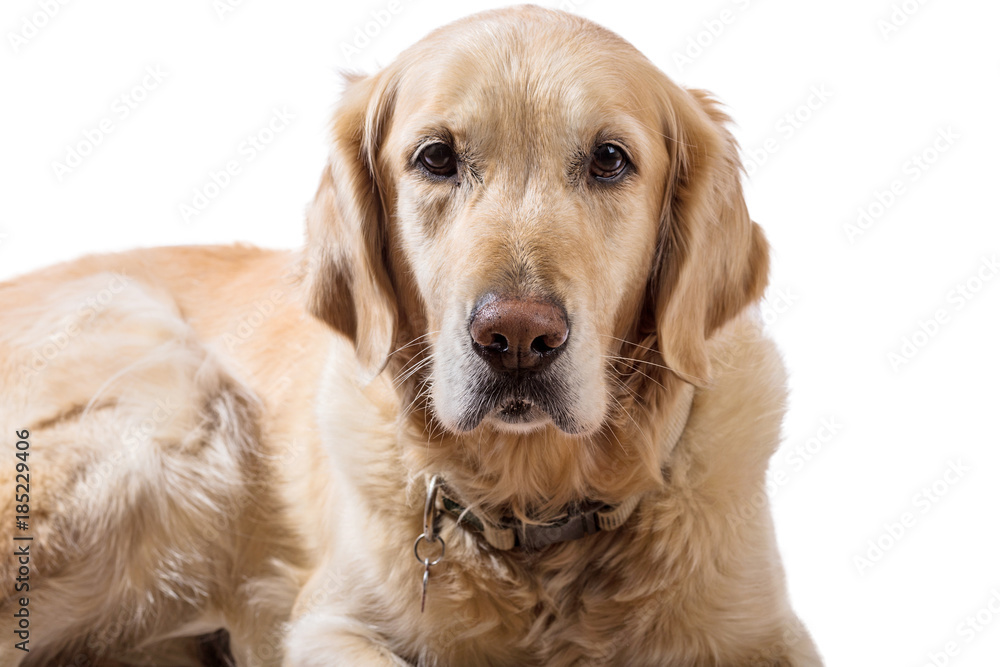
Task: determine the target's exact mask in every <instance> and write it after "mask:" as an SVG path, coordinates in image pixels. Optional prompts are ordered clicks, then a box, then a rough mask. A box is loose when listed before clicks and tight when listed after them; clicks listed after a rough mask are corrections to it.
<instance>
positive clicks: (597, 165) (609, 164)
mask: <svg viewBox="0 0 1000 667" xmlns="http://www.w3.org/2000/svg"><path fill="white" fill-rule="evenodd" d="M627 165H628V160H626V159H625V153H623V152H622V149H620V148H618V147H617V146H615V145H614V144H601V145H600V146H598V147H597V148H595V149H594V152H593V154H592V155H591V157H590V173H591V174H593V175H594V177H595V178H598V179H601V180H610V179H613V178H615V177H616V176H618V175H619V174H621V173H622V172H623V171H625V167H626V166H627Z"/></svg>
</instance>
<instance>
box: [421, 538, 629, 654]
mask: <svg viewBox="0 0 1000 667" xmlns="http://www.w3.org/2000/svg"><path fill="white" fill-rule="evenodd" d="M456 537H459V536H452V538H451V539H452V541H455V538H456ZM459 540H460V541H462V542H465V544H468V541H467V540H464V539H462V538H459ZM463 546H465V545H463ZM595 546H596V545H595ZM586 548H587V547H586V545H583V544H581V545H578V547H577V548H570V549H562V550H560V549H558V548H557V549H552V550H549V551H550V552H554V554H550V553H541V554H529V555H524V554H517V555H510V554H499V553H496V552H492V551H490V550H489V549H485V548H483V547H482V546H481V545H476V546H475V548H474V549H462V548H458V549H455V550H454V551H455V552H456V553H455V554H454V555H453V556H451V557H450V558H449V561H450V562H449V564H448V566H447V567H446V568H442V569H441V571H440V572H439V573H435V574H434V575H432V579H431V581H430V583H429V586H430V587H431V592H430V595H429V597H428V605H432V606H433V609H430V608H429V609H428V612H429V613H428V614H427V618H426V619H423V620H426V621H429V622H430V624H431V625H432V626H433V629H432V630H431V632H430V634H431V636H432V637H433V639H432V642H431V643H432V645H433V648H432V649H431V652H432V653H433V660H431V659H428V660H425V661H421V662H422V663H424V664H428V665H431V664H448V665H469V666H470V667H471V666H473V665H497V666H499V665H519V666H527V665H560V664H567V665H568V664H574V663H575V664H595V665H599V664H611V662H609V661H613V659H615V656H618V657H620V655H621V653H622V652H623V651H624V650H626V649H627V645H628V643H629V641H630V640H629V639H628V638H627V637H626V636H625V635H624V634H623V630H624V629H625V628H626V627H627V624H628V622H629V616H630V614H634V610H633V611H630V610H629V609H628V608H626V607H625V606H623V605H622V604H620V603H617V602H615V601H614V600H613V596H614V579H615V577H614V576H613V574H610V573H609V572H607V571H605V570H604V569H603V568H601V567H600V566H598V565H596V564H595V563H593V562H586V559H585V558H583V557H581V556H580V554H579V553H577V552H584V551H586ZM581 560H582V561H584V562H581ZM435 578H436V580H435ZM428 657H430V656H428ZM581 660H583V661H584V662H582V663H581ZM435 661H436V662H435Z"/></svg>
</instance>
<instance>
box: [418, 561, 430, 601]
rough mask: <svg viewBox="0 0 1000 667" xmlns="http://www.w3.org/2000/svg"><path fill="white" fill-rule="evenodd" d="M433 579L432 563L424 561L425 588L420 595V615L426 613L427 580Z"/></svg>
mask: <svg viewBox="0 0 1000 667" xmlns="http://www.w3.org/2000/svg"><path fill="white" fill-rule="evenodd" d="M430 578H431V562H430V561H429V560H427V559H426V558H425V559H424V588H423V591H422V592H421V593H420V613H421V614H422V613H424V606H425V605H426V604H427V580H428V579H430Z"/></svg>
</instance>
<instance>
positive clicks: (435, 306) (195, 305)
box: [0, 7, 821, 667]
mask: <svg viewBox="0 0 1000 667" xmlns="http://www.w3.org/2000/svg"><path fill="white" fill-rule="evenodd" d="M595 58H596V59H595ZM726 120H727V119H726V117H725V116H724V115H723V114H722V113H721V112H720V111H719V110H718V108H717V106H716V105H715V103H714V102H713V101H712V100H711V99H710V98H709V97H708V96H707V94H705V93H703V92H700V91H687V90H684V89H682V88H679V87H678V86H676V85H675V84H673V83H672V82H670V81H669V80H668V79H667V78H666V77H665V76H663V75H662V73H660V72H659V71H657V70H656V69H655V68H654V67H653V66H652V65H651V64H650V63H649V62H648V61H647V60H645V59H644V58H643V57H642V56H641V55H640V54H638V53H637V52H636V51H635V50H634V49H633V48H632V47H631V46H630V45H628V44H627V43H625V42H624V41H623V40H621V39H620V38H618V37H617V36H615V35H613V34H611V33H609V32H607V31H606V30H604V29H602V28H599V27H597V26H595V25H593V24H591V23H589V22H586V21H584V20H582V19H579V18H577V17H573V16H571V15H568V14H564V13H561V12H552V11H547V10H542V9H539V8H536V7H519V8H512V9H508V10H501V11H497V12H487V13H485V14H481V15H477V16H474V17H471V18H469V19H466V20H464V21H461V22H458V23H456V24H453V25H451V26H447V27H445V28H442V29H441V30H438V31H436V32H435V33H432V34H431V35H430V36H429V37H428V38H427V39H425V40H424V41H422V42H421V43H419V44H418V45H416V46H414V47H413V48H411V49H410V50H408V51H407V52H405V53H404V54H403V55H402V56H401V57H400V59H399V60H398V61H397V62H396V63H394V64H393V65H391V66H389V67H388V68H386V70H384V71H383V72H381V73H379V74H377V75H374V76H372V77H367V78H353V79H351V80H350V81H349V84H348V87H347V91H346V92H345V94H344V99H343V101H342V103H341V106H340V108H339V109H338V112H337V114H336V116H335V118H334V122H333V126H332V135H333V141H332V144H333V147H332V150H331V158H330V164H329V166H328V167H327V168H326V169H325V170H324V173H323V175H322V177H321V182H320V188H319V190H318V192H317V195H316V199H315V202H314V204H313V206H312V208H311V210H310V212H309V215H308V221H307V229H308V241H307V244H306V247H305V249H304V250H303V251H302V252H300V253H285V252H272V251H262V250H256V249H252V248H246V247H241V246H234V247H227V248H221V247H220V248H160V249H151V250H137V251H133V252H130V253H124V254H119V255H104V256H94V257H87V258H83V259H81V260H78V261H76V262H71V263H68V264H63V265H59V266H55V267H52V268H49V269H45V270H43V271H39V272H37V273H34V274H31V275H28V276H24V277H22V278H20V279H17V280H15V281H12V282H10V283H5V284H2V285H0V310H2V312H3V313H4V319H3V322H2V324H0V391H2V396H3V399H2V406H3V411H2V416H0V425H2V427H3V430H2V431H0V432H2V433H3V440H2V442H3V445H2V452H3V459H2V461H0V474H2V477H0V493H2V496H0V539H2V540H4V543H5V544H8V545H9V544H12V530H13V525H14V514H15V510H14V505H13V503H12V502H11V500H12V498H13V495H14V489H13V481H14V470H13V463H14V462H15V459H14V457H13V453H14V449H13V442H14V441H13V439H12V436H13V434H14V432H15V431H19V430H22V429H28V430H30V433H31V435H30V441H31V450H30V451H31V455H30V461H29V462H30V468H31V516H32V518H31V530H30V533H31V534H32V535H33V536H34V538H35V539H34V541H33V542H32V545H31V549H32V561H31V563H32V565H31V567H32V571H31V590H30V593H28V597H29V598H30V609H31V623H32V625H31V628H32V630H31V632H32V634H31V653H30V654H24V653H22V652H20V651H17V650H15V649H13V648H12V643H13V642H11V641H9V640H8V639H5V640H4V643H3V644H2V645H0V663H2V664H4V665H19V664H20V665H34V666H39V665H56V664H84V663H86V664H104V665H119V664H200V663H199V660H200V658H199V657H198V651H199V648H198V644H197V642H196V641H194V640H193V639H192V637H194V636H196V635H199V634H203V633H207V632H211V631H213V630H215V629H217V628H220V627H221V628H226V629H227V630H228V631H229V633H230V635H231V641H232V652H233V655H234V657H235V659H236V661H237V664H239V665H241V666H258V665H261V666H263V665H289V666H297V667H305V666H310V665H316V666H320V665H322V666H328V665H350V666H352V667H353V666H357V665H372V666H375V665H420V666H423V667H437V666H444V665H452V666H462V667H465V666H468V667H473V666H476V665H546V666H552V667H563V666H565V667H569V666H571V665H572V666H583V665H629V666H640V667H641V666H644V665H648V666H653V665H657V666H659V665H677V666H681V665H683V666H689V665H699V666H700V665H715V666H728V665H770V666H778V665H781V666H795V667H802V666H813V665H820V664H821V662H820V659H819V657H818V654H817V652H816V649H815V647H814V645H813V643H812V640H811V639H810V637H809V635H808V633H807V632H806V630H805V628H804V627H803V625H802V624H801V622H800V621H799V620H798V619H797V618H796V616H795V615H794V613H793V612H792V610H791V609H790V607H789V604H788V601H787V594H786V591H785V584H784V574H783V570H782V567H781V562H780V558H779V556H778V553H777V549H776V544H775V538H774V530H773V526H772V523H771V518H770V512H769V509H768V507H767V506H766V502H762V500H761V499H763V498H766V496H764V495H763V493H762V491H763V484H764V475H765V471H766V468H767V464H768V459H769V458H770V456H771V454H772V453H773V452H774V450H775V448H776V447H777V444H778V441H779V434H780V426H781V420H782V417H783V413H784V407H785V374H784V369H783V366H782V363H781V360H780V356H779V354H778V352H777V351H776V350H775V348H774V346H773V344H772V343H771V342H770V341H769V340H767V339H766V338H765V337H764V336H763V334H762V331H761V325H760V322H759V320H758V318H757V315H756V312H755V308H754V306H753V304H754V302H755V301H756V300H758V299H759V298H760V296H761V293H762V291H763V288H764V285H765V284H766V278H767V244H766V241H765V240H764V237H763V234H762V232H761V230H760V228H759V227H758V226H757V225H756V224H754V223H753V222H752V221H751V220H750V219H749V216H748V215H747V212H746V206H745V204H744V202H743V197H742V192H741V188H740V181H739V163H738V157H737V151H736V147H735V143H734V142H733V140H732V137H731V136H730V134H729V133H728V131H727V130H726V129H725V122H726ZM442 128H443V129H444V130H447V132H449V133H451V134H450V137H449V138H448V139H447V140H448V141H453V142H454V143H455V146H456V150H458V151H460V152H461V154H462V156H463V158H462V159H463V161H464V162H463V166H462V169H463V170H464V171H462V172H461V173H460V174H459V175H457V176H456V177H455V179H453V180H452V181H449V182H447V183H445V182H444V181H441V180H433V179H428V178H427V177H425V176H422V175H421V174H420V173H418V172H416V171H414V169H413V166H412V157H413V149H414V146H415V145H416V142H417V140H419V139H420V138H421V137H424V135H426V133H427V132H431V131H434V132H436V131H440V130H442ZM425 139H426V137H425ZM609 140H615V141H620V142H622V143H623V144H626V145H627V146H628V152H629V156H630V159H631V160H632V161H633V163H634V165H633V166H634V171H633V172H630V173H629V175H628V177H627V178H625V179H624V180H622V181H621V182H618V183H616V184H614V185H602V184H598V183H595V182H592V181H590V180H588V179H589V178H590V177H589V176H588V173H587V171H586V160H587V159H588V153H587V151H589V150H591V147H592V146H593V145H594V144H595V143H598V142H600V141H609ZM581 156H582V157H581ZM574 165H575V166H574ZM581 165H582V166H581ZM490 290H506V291H508V292H511V293H536V292H537V293H544V294H550V295H555V296H556V297H558V298H559V299H560V300H561V301H562V302H563V303H564V304H565V307H566V310H567V312H568V313H569V317H570V320H571V321H572V326H573V329H572V333H571V336H570V339H569V340H570V343H568V347H567V349H566V351H565V352H564V353H563V354H562V356H560V357H559V361H558V362H556V363H555V364H554V366H553V369H554V370H553V372H554V373H556V374H558V377H559V378H560V384H559V391H560V392H562V397H563V399H564V402H565V406H566V410H565V413H566V416H565V421H564V422H562V423H558V424H557V423H556V422H555V420H554V419H542V420H539V421H536V422H531V423H530V424H528V425H527V426H524V427H522V428H518V429H508V428H504V427H503V425H502V424H499V423H498V422H496V421H495V420H493V421H491V419H492V418H490V417H487V418H485V419H483V420H482V421H481V422H478V423H476V424H474V425H472V427H471V428H466V427H464V426H462V418H463V416H464V415H466V414H467V413H468V411H469V410H471V409H472V408H473V407H474V405H473V403H474V401H471V399H470V398H469V397H470V396H473V395H475V392H476V391H477V386H478V384H479V383H481V382H482V381H483V379H484V378H486V377H488V372H487V370H486V369H485V367H484V366H483V365H482V363H481V362H480V361H478V360H477V358H476V357H475V356H474V355H473V354H472V353H471V351H470V348H469V346H468V344H467V339H468V332H467V330H466V327H467V326H468V321H469V313H470V312H471V308H472V306H473V304H474V303H475V301H476V299H477V298H479V297H480V296H481V295H482V294H484V293H485V292H487V291H490ZM331 329H332V330H333V331H331ZM334 332H336V333H334ZM685 382H687V383H691V384H694V385H696V386H697V390H696V393H695V399H694V402H693V405H692V408H691V412H690V416H689V418H688V421H687V425H686V427H685V429H684V431H683V434H682V436H681V438H680V440H679V441H678V442H677V443H676V444H675V445H673V446H672V447H669V446H667V444H666V442H665V431H666V427H667V424H668V422H669V418H670V417H671V415H673V414H674V411H675V410H677V409H678V407H677V403H678V389H679V388H680V387H681V386H682V384H683V383H685ZM481 400H485V399H481ZM431 474H442V475H443V476H444V478H445V479H446V480H447V483H448V485H449V487H450V488H451V489H452V490H453V492H454V493H456V494H457V495H458V496H459V497H460V499H461V500H462V501H463V502H464V504H466V505H468V506H470V507H473V508H475V510H476V511H477V512H479V513H481V514H482V515H484V516H486V517H493V518H495V517H497V516H499V515H501V514H505V513H506V514H514V515H517V516H521V517H524V518H528V519H531V520H536V521H546V520H547V519H549V518H550V517H552V516H553V515H555V514H556V513H558V512H559V511H560V510H561V508H563V507H564V506H565V505H566V504H568V503H570V502H573V501H577V500H581V499H584V498H594V499H600V500H603V501H605V502H609V503H616V502H621V501H622V500H624V499H626V498H629V497H631V496H632V495H633V494H641V495H642V501H641V503H640V505H639V507H638V509H637V510H636V512H635V513H634V515H633V516H632V517H631V518H630V519H629V521H628V522H627V523H626V524H625V525H624V526H623V527H622V528H620V529H618V530H616V531H614V532H609V533H598V534H595V535H591V536H588V537H586V538H583V539H580V540H577V541H572V542H566V543H562V544H557V545H553V546H550V547H547V548H545V549H543V550H541V551H539V552H537V553H534V552H524V551H511V552H500V551H496V550H493V549H492V548H490V547H489V546H488V545H485V543H484V542H483V541H482V540H481V538H479V537H477V536H476V535H475V534H473V533H471V532H468V531H466V530H464V529H461V528H458V527H457V526H456V524H455V522H454V521H452V520H450V519H447V518H445V519H443V520H442V522H441V524H442V528H441V529H442V536H443V539H444V541H445V543H446V544H447V554H446V557H445V558H444V559H443V560H442V562H441V563H439V564H438V565H436V566H434V568H433V569H432V574H431V579H430V586H429V596H428V607H427V611H426V613H423V614H421V613H420V578H421V574H422V566H421V565H420V563H418V562H417V561H416V559H415V558H414V556H413V542H414V539H415V538H416V537H417V535H418V534H419V533H420V531H421V511H422V506H423V502H424V493H425V488H426V487H425V484H426V480H427V478H428V476H429V475H431ZM15 573H16V562H15V561H14V560H12V559H11V558H10V557H9V556H4V557H3V558H0V579H2V580H3V581H5V582H6V581H12V580H13V577H14V576H15ZM6 588H8V589H9V587H6ZM5 595H9V591H5ZM16 608H17V599H16V596H14V597H7V598H5V599H0V618H3V619H4V621H3V622H2V624H0V627H2V629H4V630H6V629H7V625H8V624H9V623H10V622H11V621H10V619H11V618H12V614H13V611H14V610H15V609H16ZM4 636H5V637H8V638H9V637H10V636H12V635H11V633H10V632H4ZM28 656H30V658H29V657H28ZM26 658H27V659H26ZM74 661H75V662H74ZM87 661H89V662H87Z"/></svg>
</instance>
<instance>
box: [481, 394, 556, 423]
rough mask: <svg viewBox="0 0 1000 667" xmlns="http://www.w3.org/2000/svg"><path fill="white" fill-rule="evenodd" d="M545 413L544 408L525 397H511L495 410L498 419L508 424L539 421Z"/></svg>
mask: <svg viewBox="0 0 1000 667" xmlns="http://www.w3.org/2000/svg"><path fill="white" fill-rule="evenodd" d="M544 413H545V411H544V410H542V409H540V408H539V407H538V406H536V405H535V404H534V403H532V402H531V401H530V400H528V399H526V398H523V397H514V398H510V399H508V400H506V401H504V402H503V403H501V404H500V405H499V406H497V407H496V409H495V410H494V411H493V414H494V415H495V416H496V417H497V418H498V419H500V420H501V421H503V422H506V423H508V424H525V423H528V422H532V421H537V420H538V419H539V418H540V417H542V416H543V415H544Z"/></svg>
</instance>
